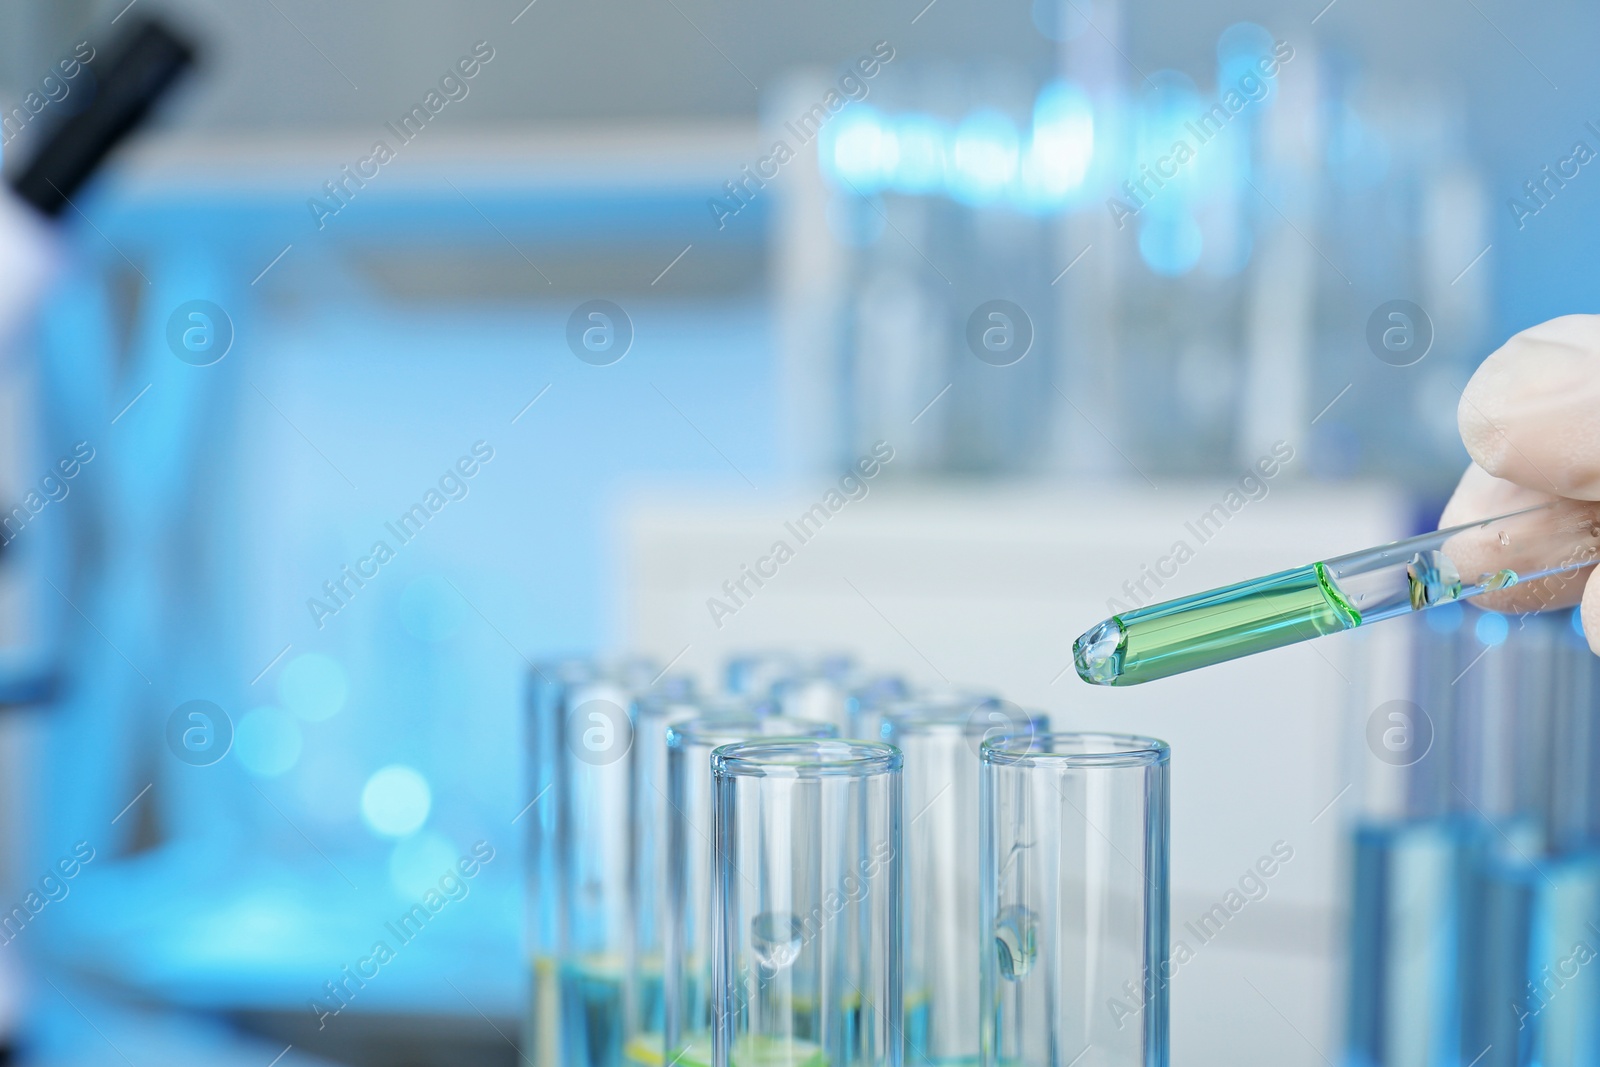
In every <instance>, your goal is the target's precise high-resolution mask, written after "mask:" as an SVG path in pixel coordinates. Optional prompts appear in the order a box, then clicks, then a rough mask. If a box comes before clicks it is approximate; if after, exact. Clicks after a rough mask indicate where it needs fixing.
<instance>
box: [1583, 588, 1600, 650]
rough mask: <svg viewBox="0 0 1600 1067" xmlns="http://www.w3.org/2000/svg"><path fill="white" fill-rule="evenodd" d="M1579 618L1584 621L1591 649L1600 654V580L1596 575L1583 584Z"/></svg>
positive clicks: (1584, 631) (1584, 630)
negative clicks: (1596, 579) (1596, 578)
mask: <svg viewBox="0 0 1600 1067" xmlns="http://www.w3.org/2000/svg"><path fill="white" fill-rule="evenodd" d="M1578 618H1579V620H1580V621H1582V623H1583V636H1584V639H1585V640H1587V641H1588V642H1589V651H1591V652H1593V653H1594V654H1595V655H1597V656H1600V582H1597V581H1595V578H1594V575H1593V574H1590V575H1589V580H1588V581H1587V582H1586V583H1584V586H1583V599H1582V600H1581V601H1580V602H1579V604H1578Z"/></svg>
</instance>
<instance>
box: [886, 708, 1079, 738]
mask: <svg viewBox="0 0 1600 1067" xmlns="http://www.w3.org/2000/svg"><path fill="white" fill-rule="evenodd" d="M982 703H986V702H981V703H980V704H975V705H973V706H972V707H970V708H967V709H965V710H961V709H960V708H956V707H945V706H943V705H936V706H933V707H931V708H930V707H929V706H927V705H921V706H911V704H912V702H909V701H908V702H907V704H906V705H901V706H897V707H895V708H891V709H889V710H888V711H885V712H884V713H883V728H884V730H885V731H886V732H887V731H888V730H889V728H890V727H891V726H892V727H893V728H894V729H895V731H896V732H897V733H901V734H908V735H916V736H927V735H930V734H937V733H945V732H947V731H948V732H958V733H960V734H962V735H963V736H971V735H973V734H977V735H978V736H980V737H981V736H984V735H985V734H987V733H988V732H989V731H990V730H993V729H994V728H995V726H994V724H993V723H984V722H977V721H974V720H973V718H972V713H973V712H974V711H976V710H977V709H978V708H979V707H981V706H982ZM1004 703H1005V702H1004V701H1002V702H1001V705H1002V707H1003V706H1004ZM1012 707H1014V708H1016V709H1017V710H1018V711H1020V712H1022V713H1023V715H1024V716H1025V717H1026V718H1025V720H1019V721H1018V724H1017V725H1018V727H1019V729H1018V730H1017V731H1016V732H1015V733H1010V734H1002V735H999V736H998V737H996V738H994V740H999V739H1001V738H1005V737H1017V736H1023V735H1026V736H1028V737H1042V736H1044V735H1045V734H1047V733H1049V723H1050V713H1049V712H1047V711H1045V710H1044V709H1043V708H1026V707H1023V706H1022V705H1020V704H1013V705H1012ZM1025 724H1026V726H1027V727H1031V729H1028V728H1023V727H1024V726H1025ZM980 727H981V729H980ZM951 728H955V729H954V730H952V729H951ZM891 743H892V742H891Z"/></svg>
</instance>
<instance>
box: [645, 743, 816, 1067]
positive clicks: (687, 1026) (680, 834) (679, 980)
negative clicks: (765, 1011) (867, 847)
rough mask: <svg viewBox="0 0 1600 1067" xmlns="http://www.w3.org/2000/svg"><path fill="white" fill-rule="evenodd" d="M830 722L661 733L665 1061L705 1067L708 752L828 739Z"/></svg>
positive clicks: (709, 866) (709, 992) (707, 1036)
mask: <svg viewBox="0 0 1600 1067" xmlns="http://www.w3.org/2000/svg"><path fill="white" fill-rule="evenodd" d="M837 733H838V731H837V729H836V728H835V726H834V725H833V724H832V723H828V722H817V721H814V720H809V719H795V718H790V717H788V716H785V715H751V714H748V713H747V714H745V715H742V716H730V715H727V714H723V715H720V716H714V717H705V718H698V719H690V720H687V721H680V722H677V723H674V724H673V725H672V726H670V727H668V729H667V743H666V749H667V782H668V790H667V793H668V796H669V798H670V803H669V805H668V807H669V809H670V817H669V819H668V823H669V825H668V830H667V835H666V837H665V841H666V843H667V847H666V853H667V855H669V856H670V857H671V872H670V875H669V877H668V879H667V881H666V883H665V884H666V886H667V894H666V895H667V901H668V904H667V913H668V915H669V917H670V918H669V919H668V921H667V923H666V950H667V951H666V958H667V969H666V1042H665V1045H664V1047H665V1048H666V1049H669V1050H671V1051H670V1053H669V1054H668V1055H667V1056H666V1057H665V1060H667V1061H670V1060H674V1059H675V1060H677V1061H678V1062H679V1063H681V1064H684V1065H685V1067H695V1065H700V1064H708V1063H710V1062H711V1018H712V986H711V969H712V951H711V949H712V944H711V942H712V935H711V930H712V925H711V896H712V891H711V885H712V881H713V879H714V877H715V873H716V872H715V869H714V867H713V864H712V849H711V832H712V827H711V821H712V820H711V805H712V788H711V753H712V751H713V750H714V749H716V748H718V747H720V746H722V745H728V744H733V743H735V742H738V741H745V740H749V739H752V738H757V737H796V738H805V737H810V738H830V737H834V736H837Z"/></svg>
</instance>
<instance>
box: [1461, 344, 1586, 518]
mask: <svg viewBox="0 0 1600 1067" xmlns="http://www.w3.org/2000/svg"><path fill="white" fill-rule="evenodd" d="M1597 413H1600V315H1564V316H1562V317H1561V318H1557V319H1551V320H1550V321H1549V322H1543V323H1540V324H1539V325H1537V326H1534V327H1531V328H1529V329H1526V330H1523V331H1522V332H1521V333H1519V334H1517V335H1516V336H1514V337H1512V338H1511V340H1509V341H1507V342H1506V343H1505V344H1504V345H1502V346H1501V347H1500V348H1499V349H1497V350H1496V351H1495V352H1493V353H1492V354H1491V355H1490V356H1489V358H1488V359H1486V360H1484V361H1483V363H1482V364H1481V365H1480V366H1479V367H1478V369H1477V371H1476V372H1475V373H1474V374H1473V375H1472V380H1471V381H1470V382H1468V383H1467V387H1466V389H1465V390H1464V391H1463V392H1462V394H1461V403H1460V406H1459V407H1458V409H1457V412H1456V422H1457V425H1458V426H1459V427H1460V430H1461V441H1462V443H1463V444H1465V445H1466V446H1467V451H1468V452H1469V453H1470V454H1471V455H1472V458H1473V461H1474V462H1476V463H1477V464H1478V466H1480V467H1482V468H1483V469H1484V470H1485V471H1487V472H1488V473H1490V474H1492V475H1494V476H1495V477H1497V478H1503V479H1506V480H1507V481H1511V482H1515V483H1516V484H1517V485H1521V486H1525V487H1526V488H1529V489H1534V490H1537V491H1539V492H1541V493H1550V494H1552V495H1555V496H1564V497H1573V498H1576V499H1579V500H1600V415H1597Z"/></svg>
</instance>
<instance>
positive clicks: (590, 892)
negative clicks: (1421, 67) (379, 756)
mask: <svg viewBox="0 0 1600 1067" xmlns="http://www.w3.org/2000/svg"><path fill="white" fill-rule="evenodd" d="M649 681H650V672H646V671H644V670H640V669H636V666H635V665H631V664H624V665H621V666H619V667H614V668H605V667H583V668H577V669H574V670H573V671H571V672H570V674H567V675H563V676H561V677H560V678H559V679H558V680H557V681H556V683H555V684H556V685H557V687H558V688H559V690H560V695H559V699H558V700H553V699H552V698H551V694H550V693H549V692H546V691H543V689H541V690H539V691H538V692H537V693H536V696H537V706H536V707H535V708H533V709H532V710H533V711H534V712H535V713H536V714H538V715H540V716H541V718H539V719H537V720H536V721H534V722H533V723H530V730H529V733H530V736H531V738H532V741H533V765H534V782H535V784H536V785H537V786H538V787H539V792H538V793H537V794H536V795H535V797H534V801H533V803H532V811H530V818H531V819H532V825H531V828H530V834H531V839H530V841H529V858H530V861H532V862H531V867H530V871H529V887H530V892H531V893H532V894H533V897H534V906H535V908H536V909H537V911H538V913H539V915H540V921H539V922H538V924H537V926H536V927H535V931H536V932H535V936H534V938H533V945H532V956H533V968H532V970H533V975H532V1010H531V1011H530V1013H529V1019H528V1023H529V1030H530V1033H529V1035H528V1036H529V1047H530V1049H531V1052H532V1055H531V1057H530V1058H531V1060H532V1062H533V1063H534V1064H535V1065H536V1067H620V1065H621V1064H622V1062H623V1058H624V1053H625V1044H626V1041H627V1038H628V1035H630V1034H634V1033H637V1032H639V1031H641V1030H643V1029H646V1028H647V1027H648V1024H649V1018H648V1012H649V1011H650V1009H651V1006H652V1005H654V1006H655V1009H656V1010H657V1011H659V1001H660V970H659V966H658V967H657V969H656V971H655V973H654V974H653V975H651V974H648V973H644V972H643V971H642V970H641V968H640V966H639V960H638V959H637V957H636V954H635V951H634V941H633V921H632V920H633V915H632V909H631V902H632V894H631V892H630V875H631V870H632V868H631V866H630V856H631V853H632V849H631V846H632V820H631V816H632V803H633V802H632V799H631V797H632V793H631V789H630V780H631V777H632V775H633V773H634V771H633V767H632V764H631V761H630V760H629V759H628V758H627V757H628V755H629V753H630V752H631V751H632V749H633V747H634V727H635V722H636V707H635V690H634V689H633V688H631V687H632V686H636V685H639V684H641V682H642V683H644V684H648V682H649ZM534 812H537V814H536V815H535V814H534Z"/></svg>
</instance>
